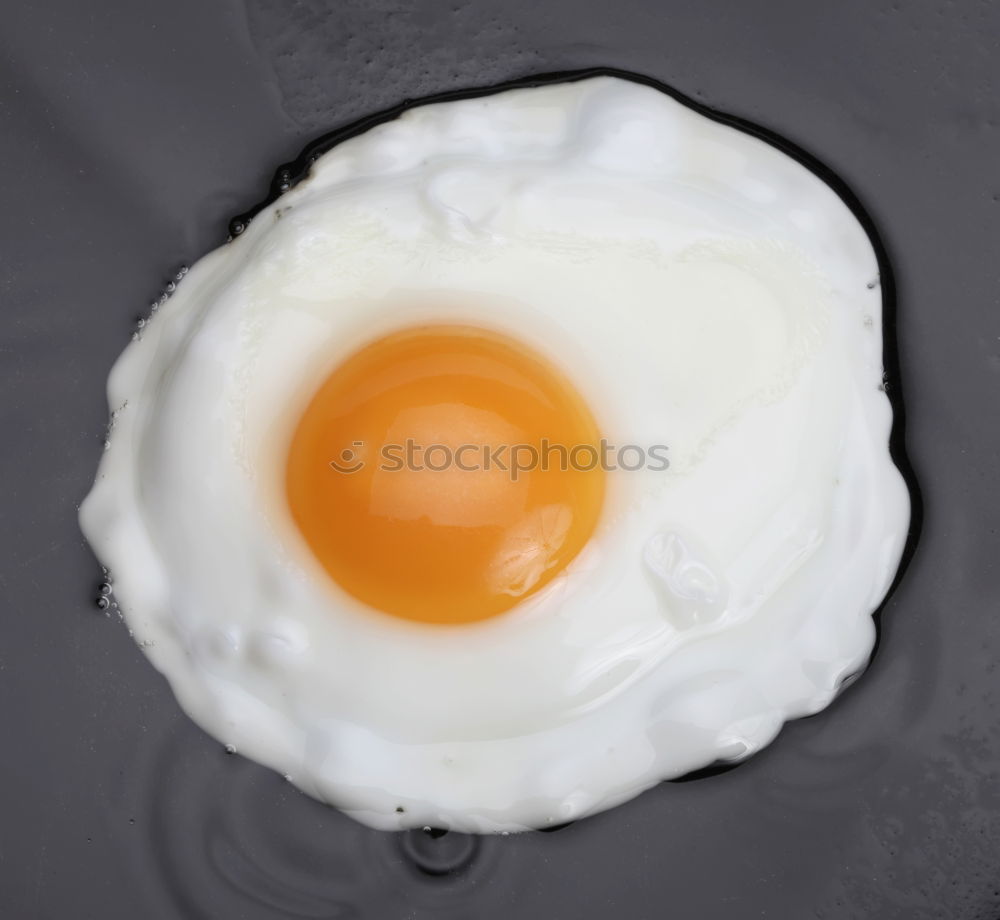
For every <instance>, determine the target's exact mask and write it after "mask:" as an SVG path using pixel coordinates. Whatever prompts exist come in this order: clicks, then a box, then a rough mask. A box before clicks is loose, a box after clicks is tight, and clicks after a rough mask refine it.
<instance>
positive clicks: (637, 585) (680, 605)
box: [80, 77, 909, 832]
mask: <svg viewBox="0 0 1000 920" xmlns="http://www.w3.org/2000/svg"><path fill="white" fill-rule="evenodd" d="M877 273H878V264H877V259H876V255H875V252H874V251H873V247H872V244H871V241H870V240H869V238H868V236H867V235H866V233H865V231H864V229H863V227H862V226H861V225H860V223H859V222H858V220H857V219H856V217H855V216H854V215H853V214H852V212H851V210H850V209H849V208H848V207H847V206H846V205H845V203H844V202H843V201H842V200H841V199H840V198H839V197H838V195H837V194H836V193H835V192H834V191H833V190H832V189H831V188H830V187H829V186H828V185H827V184H826V183H825V182H824V181H822V179H820V178H819V177H818V176H817V175H815V174H814V173H813V172H811V171H810V170H809V169H807V168H806V167H805V166H803V165H802V164H800V163H799V162H798V161H797V160H796V159H794V158H792V157H791V156H789V155H788V154H786V153H784V152H783V151H781V150H779V149H777V148H776V147H774V146H772V145H770V144H769V143H767V142H765V141H764V140H762V139H760V138H758V137H755V136H752V135H750V134H748V133H745V132H743V131H741V130H739V129H737V128H735V127H732V126H728V125H725V124H721V123H719V122H717V121H715V120H713V119H710V118H708V117H706V116H705V115H703V114H700V113H698V112H696V111H694V110H693V109H691V108H689V107H688V106H686V105H685V104H683V103H682V102H680V101H678V100H676V99H674V98H672V97H671V96H669V95H667V94H665V93H663V92H661V91H659V90H658V89H655V88H653V87H650V86H647V85H644V84H641V83H639V82H633V81H630V80H625V79H620V78H615V77H592V78H587V79H580V80H577V81H575V82H567V83H560V84H549V85H543V86H536V87H531V88H518V89H511V90H506V91H502V92H497V93H493V94H489V95H484V96H480V97H477V98H467V99H462V100H456V101H447V102H439V103H434V104H428V105H423V106H419V107H415V108H410V109H409V110H408V111H406V112H405V113H404V114H402V115H400V116H398V117H396V118H394V119H392V120H390V121H386V122H384V123H382V124H379V125H377V126H375V127H372V128H370V129H368V130H366V131H365V132H364V133H361V134H359V135H357V136H355V137H352V138H351V139H349V140H346V141H343V142H342V143H340V144H338V145H337V146H335V147H334V148H333V149H332V150H330V151H329V152H328V153H326V154H324V155H323V156H321V157H320V158H319V159H318V160H317V161H316V162H315V163H314V164H313V165H312V167H311V170H310V172H309V174H308V176H307V177H306V178H305V179H304V180H303V181H301V182H300V183H299V184H298V185H296V186H295V187H294V188H293V189H292V190H290V191H289V192H287V193H286V194H284V195H283V196H282V197H280V198H279V199H278V200H277V201H275V202H274V203H272V204H271V205H270V206H268V207H266V208H264V209H263V210H262V211H261V212H260V213H259V214H258V215H257V216H256V217H255V218H254V219H253V221H252V223H251V224H250V226H249V227H248V228H247V230H246V232H245V233H243V234H242V235H240V236H239V237H237V238H235V239H234V240H232V241H231V242H229V243H228V244H227V245H225V246H223V247H222V248H221V249H218V250H216V251H215V252H213V253H211V254H209V255H207V256H206V257H204V258H203V259H202V260H201V261H199V262H198V263H197V264H196V265H194V266H193V267H192V269H191V270H190V272H189V273H188V275H187V277H186V278H185V279H184V280H183V282H182V283H181V284H180V285H179V287H178V290H177V292H176V294H175V295H174V296H173V297H172V298H171V299H170V300H169V302H167V303H166V304H165V306H164V307H163V308H162V309H160V310H159V311H158V312H157V314H156V315H155V316H154V317H153V318H152V320H151V321H150V322H148V323H147V324H146V325H145V327H144V329H143V330H142V332H141V335H140V337H139V338H138V340H137V341H134V342H133V343H132V344H130V345H129V346H128V348H127V349H126V350H125V352H124V353H123V354H122V356H121V358H120V359H119V360H118V362H117V363H116V365H115V367H114V369H113V371H112V373H111V377H110V380H109V384H108V390H109V401H110V405H111V408H112V410H113V412H114V413H115V414H114V419H115V424H114V430H113V432H112V434H111V437H110V439H109V442H108V445H107V450H106V451H105V454H104V455H103V458H102V460H101V463H100V467H99V470H98V473H97V478H96V481H95V484H94V487H93V489H92V491H91V492H90V494H89V495H88V496H87V498H86V500H85V501H84V503H83V505H82V507H81V512H80V519H81V525H82V528H83V531H84V533H85V535H86V537H87V539H88V540H89V542H90V544H91V545H92V546H93V548H94V550H95V552H96V554H97V556H98V557H99V558H100V560H101V561H102V562H103V563H104V564H105V565H106V566H108V567H109V568H110V570H111V572H112V574H113V577H114V590H115V596H116V598H117V600H118V603H119V605H120V608H121V610H122V612H123V614H124V616H125V617H126V619H127V621H128V623H129V625H130V627H131V629H132V630H133V631H134V634H135V636H136V638H137V640H138V641H140V643H141V644H142V647H143V649H144V651H145V652H146V654H147V655H148V656H149V658H150V659H151V661H152V662H153V664H154V665H155V666H156V667H157V668H158V669H159V670H160V671H162V672H163V674H164V675H165V676H166V678H167V679H168V680H169V682H170V685H171V687H172V689H173V691H174V693H175V695H176V697H177V699H178V700H179V702H180V704H181V705H182V706H183V708H184V709H185V710H186V711H187V712H188V713H189V714H190V716H191V717H192V718H193V719H194V720H195V721H196V722H197V723H198V724H199V725H201V726H202V727H203V728H204V729H205V730H206V731H207V732H209V733H210V734H211V735H213V736H214V737H215V738H217V739H218V740H219V741H220V742H222V743H224V744H226V745H229V746H231V747H232V748H235V750H237V751H239V752H241V753H243V754H245V755H247V756H249V757H251V758H253V759H254V760H257V761H259V762H261V763H263V764H266V765H268V766H270V767H272V768H274V769H275V770H278V771H280V772H281V773H283V774H285V775H286V776H287V777H288V778H289V779H290V780H291V781H292V782H294V783H295V784H296V785H297V786H298V787H300V788H301V789H303V790H304V791H306V792H307V793H309V794H310V795H313V796H315V797H317V798H319V799H321V800H323V801H326V802H329V803H332V804H334V805H336V806H338V807H340V808H341V809H343V810H344V811H345V812H347V813H348V814H350V815H352V816H353V817H355V818H356V819H358V820H359V821H362V822H364V823H366V824H369V825H371V826H374V827H377V828H383V829H401V828H407V827H420V826H425V825H432V826H435V827H445V828H452V829H457V830H463V831H471V832H495V831H509V830H521V829H525V828H537V827H544V826H546V825H551V824H555V823H562V822H565V821H568V820H572V819H575V818H579V817H581V816H583V815H587V814H590V813H593V812H596V811H599V810H602V809H605V808H608V807H610V806H612V805H614V804H616V803H619V802H622V801H624V800H626V799H629V798H631V797H633V796H635V795H636V794H638V793H639V792H641V791H642V790H644V789H646V788H648V787H650V786H652V785H654V784H655V783H657V782H659V781H661V780H663V779H667V778H671V777H677V776H680V775H682V774H684V773H687V772H689V771H691V770H694V769H696V768H699V767H703V766H706V765H708V764H711V763H713V762H717V761H735V760H739V759H741V758H745V757H747V756H749V755H750V754H752V753H753V752H755V751H757V750H759V749H760V748H761V747H762V746H764V745H766V744H767V743H768V742H770V741H771V740H772V739H773V738H774V736H775V735H776V734H777V732H778V731H779V729H780V728H781V726H782V724H783V723H784V722H785V721H786V720H788V719H790V718H794V717H798V716H803V715H806V714H808V713H814V712H816V711H818V710H820V709H822V708H823V707H824V706H826V705H827V704H828V703H829V702H830V701H831V699H833V697H834V696H835V694H836V693H837V691H838V689H839V688H840V687H841V685H842V684H843V682H844V681H845V679H846V678H848V677H850V676H853V675H854V674H856V673H857V672H858V671H859V670H860V669H861V668H862V667H863V666H864V664H865V662H866V661H867V659H868V656H869V655H870V653H871V650H872V646H873V642H874V638H875V630H874V626H873V622H872V617H871V614H872V612H873V611H874V610H875V609H876V608H877V607H878V605H879V604H880V602H881V601H882V599H883V598H884V596H885V594H886V592H887V590H888V589H889V586H890V584H891V582H892V579H893V576H894V574H895V572H896V569H897V567H898V564H899V560H900V557H901V553H902V550H903V546H904V542H905V539H906V534H907V527H908V521H909V498H908V493H907V490H906V488H905V486H904V483H903V480H902V478H901V476H900V474H899V472H898V470H897V469H896V467H895V466H894V465H893V462H892V460H891V458H890V454H889V450H888V439H889V433H890V429H891V425H892V409H891V406H890V403H889V401H888V399H887V397H886V394H885V392H884V388H883V386H882V381H883V367H882V328H881V306H882V304H881V292H880V289H879V287H878V286H877V284H876V283H875V280H876V279H877ZM544 444H552V445H556V446H557V447H559V448H564V449H566V450H567V451H569V450H570V449H573V448H576V449H577V458H579V457H585V458H594V457H596V456H597V452H598V451H599V450H600V449H604V448H608V449H610V451H611V457H612V460H613V462H610V463H608V462H605V461H604V459H603V458H602V460H601V461H594V462H593V463H591V462H590V460H589V459H588V460H586V462H577V459H574V461H573V462H570V463H569V464H567V463H565V462H564V460H563V458H562V455H561V454H559V456H558V458H557V459H558V462H556V463H553V464H551V465H549V466H548V467H545V466H544V465H543V464H541V463H539V462H535V463H530V464H528V465H527V466H526V467H525V468H524V469H518V471H517V474H516V475H515V474H514V472H513V471H512V469H511V461H510V451H509V448H511V447H514V446H517V445H520V446H521V447H522V448H525V447H530V448H534V449H535V450H536V451H537V450H538V449H540V447H541V446H543V445H544ZM406 445H411V446H412V445H419V446H421V447H423V448H425V449H426V448H428V447H429V446H434V447H436V448H438V450H437V454H438V455H440V456H437V457H436V459H433V462H432V454H431V453H430V452H429V451H426V453H425V456H424V457H423V460H424V461H425V462H424V463H423V464H422V465H421V467H420V468H419V469H418V468H417V466H418V465H417V464H416V463H414V462H413V461H412V458H407V457H406V456H405V448H406ZM460 448H469V449H468V450H467V451H464V452H462V451H460ZM481 448H482V449H483V451H482V452H480V449H481ZM502 449H508V450H507V453H506V454H503V453H502ZM401 452H403V453H401ZM491 452H492V459H493V460H494V461H499V462H493V463H490V457H489V456H487V455H489V454H490V453H491ZM523 453H524V454H525V455H527V456H529V457H530V453H529V452H528V451H527V450H524V451H523ZM458 457H462V458H464V460H463V464H462V466H460V465H459V464H458V463H457V462H456V461H457V459H458ZM470 460H472V461H475V462H468V461H470ZM446 461H448V462H446ZM654 461H655V462H654ZM464 466H467V467H468V468H463V467H464Z"/></svg>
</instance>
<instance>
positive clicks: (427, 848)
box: [399, 825, 480, 877]
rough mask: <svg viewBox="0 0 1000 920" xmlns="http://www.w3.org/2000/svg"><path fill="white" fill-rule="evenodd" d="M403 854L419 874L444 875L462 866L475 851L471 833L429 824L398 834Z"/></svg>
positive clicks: (477, 841) (467, 864)
mask: <svg viewBox="0 0 1000 920" xmlns="http://www.w3.org/2000/svg"><path fill="white" fill-rule="evenodd" d="M399 841H400V847H401V849H402V851H403V854H404V855H405V856H406V857H407V858H408V859H409V861H410V862H412V863H413V865H415V866H416V868H417V869H419V870H420V871H421V872H422V873H424V874H425V875H430V876H438V877H440V876H446V875H450V874H451V873H454V872H459V871H461V870H463V869H466V868H467V867H468V866H469V864H470V863H471V862H472V860H473V858H474V857H475V855H476V853H477V852H478V850H479V845H480V841H479V838H478V837H477V836H476V835H475V834H457V833H452V832H449V831H446V830H443V829H441V828H432V827H430V826H429V825H428V826H427V827H424V828H423V829H422V830H418V831H407V832H405V833H404V834H401V835H400V838H399Z"/></svg>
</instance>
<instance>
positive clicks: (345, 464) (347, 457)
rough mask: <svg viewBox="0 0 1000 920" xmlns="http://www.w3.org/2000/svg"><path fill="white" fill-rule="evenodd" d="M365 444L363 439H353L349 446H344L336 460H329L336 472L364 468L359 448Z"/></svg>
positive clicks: (353, 471)
mask: <svg viewBox="0 0 1000 920" xmlns="http://www.w3.org/2000/svg"><path fill="white" fill-rule="evenodd" d="M364 446H365V442H364V441H354V442H353V443H352V444H351V446H350V447H345V448H344V449H343V450H342V451H341V452H340V456H339V457H338V458H337V459H336V460H331V461H330V466H332V467H333V468H334V469H335V470H336V471H337V472H338V473H348V474H350V473H357V472H358V471H359V470H362V469H364V466H365V461H364V460H362V459H361V449H362V448H363V447H364Z"/></svg>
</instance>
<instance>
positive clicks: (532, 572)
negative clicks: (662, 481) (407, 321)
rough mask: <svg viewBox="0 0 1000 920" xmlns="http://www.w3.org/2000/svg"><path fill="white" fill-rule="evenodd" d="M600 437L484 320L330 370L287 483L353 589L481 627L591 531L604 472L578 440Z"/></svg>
mask: <svg viewBox="0 0 1000 920" xmlns="http://www.w3.org/2000/svg"><path fill="white" fill-rule="evenodd" d="M599 438H600V435H599V433H598V430H597V426H596V423H595V421H594V419H593V417H592V415H591V413H590V410H589V409H588V407H587V406H586V404H585V403H584V401H583V399H582V398H581V397H580V395H579V394H578V393H577V392H576V390H575V389H574V388H573V386H572V385H571V384H570V382H569V381H568V380H567V379H566V378H565V377H564V376H563V375H562V374H561V373H560V372H559V371H558V370H557V369H556V368H555V367H553V366H552V365H551V364H550V363H548V362H547V361H546V360H545V359H544V358H543V357H542V356H540V355H539V354H537V353H536V352H534V351H533V350H531V349H529V348H527V347H526V346H524V345H522V344H520V343H518V342H516V341H515V340H512V339H509V338H507V337H505V336H502V335H499V334H497V333H494V332H492V331H487V330H484V329H479V328H476V327H468V326H452V325H439V326H424V327H415V328H411V329H407V330H404V331H401V332H398V333H394V334H392V335H389V336H387V337H385V338H382V339H379V340H378V341H375V342H372V343H371V344H369V345H367V346H365V347H364V348H362V349H361V350H360V351H358V352H355V353H354V354H353V355H351V356H350V357H348V358H347V359H346V360H345V361H344V362H343V363H341V364H340V365H339V366H338V367H337V368H336V369H335V370H334V371H333V373H332V374H331V375H330V376H329V377H328V378H327V379H326V380H325V382H324V383H323V384H322V386H321V387H320V388H319V390H318V392H317V393H316V394H315V396H314V397H313V398H312V401H311V402H310V403H309V405H308V407H307V408H306V410H305V412H304V414H303V416H302V418H301V420H300V422H299V424H298V426H297V428H296V430H295V433H294V435H293V438H292V441H291V446H290V450H289V455H288V462H287V467H286V482H285V486H286V493H287V498H288V503H289V507H290V510H291V513H292V516H293V518H294V520H295V521H296V523H297V524H298V526H299V528H300V529H301V532H302V534H303V535H304V537H305V539H306V541H307V543H308V544H309V546H310V547H311V549H312V551H313V553H314V554H315V556H316V557H317V559H318V560H319V561H320V563H321V564H322V565H323V567H324V568H325V569H326V570H327V572H329V574H330V575H331V576H332V578H333V579H334V580H335V581H336V582H337V583H338V584H339V585H340V586H341V588H343V589H344V590H345V591H347V592H348V593H350V594H352V595H353V596H354V597H356V598H357V599H358V600H360V601H362V602H364V603H365V604H367V605H369V606H371V607H374V608H377V609H378V610H381V611H384V612H386V613H390V614H394V615H396V616H399V617H404V618H406V619H409V620H417V621H423V622H427V623H452V624H457V623H465V622H471V621H475V620H482V619H485V618H487V617H492V616H495V615H497V614H500V613H503V612H504V611H506V610H508V609H509V608H511V607H513V606H514V605H515V604H517V603H518V602H519V601H521V600H523V599H524V598H525V597H527V596H528V595H530V594H532V593H533V592H535V591H537V590H539V589H540V588H541V587H543V586H544V585H545V584H547V583H548V582H549V581H551V580H552V578H554V577H555V576H556V575H557V574H558V573H559V572H560V571H561V570H562V569H564V568H565V566H566V565H567V564H568V563H569V562H570V560H572V559H573V557H574V556H576V555H577V553H578V552H579V551H580V549H581V548H582V547H583V546H584V544H585V543H586V542H587V540H588V539H589V538H590V536H591V534H592V533H593V531H594V528H595V526H596V524H597V521H598V518H599V516H600V512H601V506H602V502H603V498H604V476H605V474H604V472H603V471H602V470H601V469H600V468H594V469H584V467H586V466H588V465H589V464H588V463H587V462H586V460H587V458H588V457H590V456H593V455H592V454H590V453H588V451H587V450H583V451H580V450H578V451H577V452H576V453H575V454H573V455H572V456H570V454H569V451H570V449H571V448H573V447H575V446H577V445H590V446H591V448H596V447H597V445H598V443H599ZM515 445H520V446H518V447H517V448H516V453H515ZM531 448H534V450H535V451H536V455H537V460H535V459H533V457H532V454H531V450H530V449H531ZM515 457H516V462H515ZM572 457H577V458H582V460H581V461H580V462H577V463H573V462H572ZM515 466H516V468H517V471H516V472H515ZM525 467H528V468H525Z"/></svg>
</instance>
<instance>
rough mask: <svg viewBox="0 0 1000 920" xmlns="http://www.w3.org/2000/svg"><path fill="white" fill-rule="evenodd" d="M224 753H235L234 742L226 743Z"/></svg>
mask: <svg viewBox="0 0 1000 920" xmlns="http://www.w3.org/2000/svg"><path fill="white" fill-rule="evenodd" d="M226 753H227V754H235V753H236V745H235V744H227V745H226Z"/></svg>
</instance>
